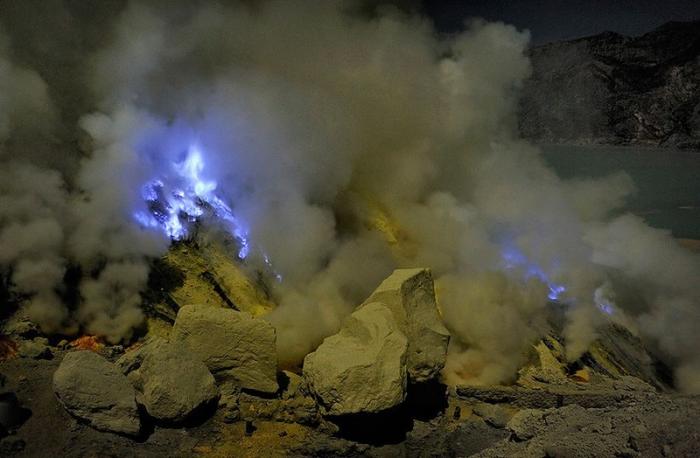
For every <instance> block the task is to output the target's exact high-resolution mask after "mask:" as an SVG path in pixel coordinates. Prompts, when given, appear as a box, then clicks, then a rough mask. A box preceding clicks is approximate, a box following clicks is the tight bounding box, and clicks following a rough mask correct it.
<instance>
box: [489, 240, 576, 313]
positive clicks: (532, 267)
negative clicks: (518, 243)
mask: <svg viewBox="0 0 700 458" xmlns="http://www.w3.org/2000/svg"><path fill="white" fill-rule="evenodd" d="M501 257H502V258H503V261H504V266H505V268H506V269H516V268H521V269H524V271H525V278H526V279H529V278H537V279H538V280H540V281H542V282H543V283H544V284H546V285H547V288H548V289H549V293H548V294H547V297H548V298H549V300H551V301H558V300H559V299H560V298H561V296H562V294H564V293H565V292H566V287H565V286H564V285H561V284H558V283H555V282H553V281H551V280H550V279H549V276H548V275H547V274H546V273H545V272H544V271H543V270H542V269H541V268H540V267H539V266H538V265H537V264H534V263H533V262H531V261H530V260H529V259H528V258H527V256H525V254H524V253H523V252H522V251H520V250H519V249H518V248H516V247H514V246H512V245H511V244H507V245H506V247H505V248H503V249H502V251H501Z"/></svg>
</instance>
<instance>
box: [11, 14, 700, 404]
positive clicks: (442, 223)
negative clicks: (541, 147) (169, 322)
mask: <svg viewBox="0 0 700 458" xmlns="http://www.w3.org/2000/svg"><path fill="white" fill-rule="evenodd" d="M361 6H362V4H361V3H360V2H352V1H345V2H341V1H324V2H314V3H313V4H312V3H311V2H291V1H268V2H264V3H262V4H255V5H254V6H253V5H251V4H250V3H245V2H242V3H240V4H232V5H228V6H222V5H221V4H218V3H214V2H180V3H178V4H177V7H174V6H173V5H171V4H169V5H168V6H167V7H165V8H161V7H158V6H157V2H138V1H131V2H128V3H127V5H126V6H125V7H124V8H121V9H120V11H119V14H118V15H115V17H116V19H115V20H114V21H113V22H112V23H109V27H107V29H108V30H110V35H109V37H110V38H109V39H107V40H105V43H103V44H102V45H101V46H99V48H98V49H96V50H89V52H87V51H86V53H85V54H86V55H85V56H84V58H82V59H81V60H80V61H81V63H82V64H83V65H81V66H79V67H78V68H77V69H75V72H76V73H77V76H76V80H77V81H87V82H88V86H89V96H87V99H88V100H87V102H85V104H84V105H85V106H84V107H83V108H81V109H82V110H83V111H82V113H79V114H78V116H76V119H77V118H79V120H78V121H77V122H76V123H75V124H76V126H73V127H72V128H73V129H75V130H76V131H78V130H82V131H83V132H85V133H86V135H87V136H88V137H89V144H90V146H89V148H88V149H89V152H88V155H87V156H86V157H82V158H81V155H80V153H79V152H78V151H73V152H72V153H71V154H67V155H66V158H65V159H64V160H63V159H62V160H58V161H57V160H56V158H55V157H52V155H51V154H50V152H49V153H46V154H43V155H42V154H37V153H36V151H37V149H36V148H34V147H33V146H32V145H33V144H34V143H36V142H39V143H40V144H41V145H43V146H42V147H41V148H39V150H46V146H45V145H50V144H51V143H50V142H51V140H50V138H51V135H52V131H55V130H56V129H59V128H65V127H64V125H63V124H61V123H60V122H59V120H57V119H56V118H57V115H56V110H55V108H54V107H53V106H52V103H51V100H50V97H49V93H50V92H51V91H50V90H49V89H50V88H51V87H52V86H51V85H52V83H53V81H52V79H51V78H52V76H51V75H50V74H49V73H48V72H45V73H46V74H45V78H46V81H44V80H42V78H41V77H40V76H39V75H38V74H37V73H36V72H34V71H32V70H29V69H27V68H24V67H23V66H21V65H17V64H15V63H13V62H12V59H11V57H10V56H11V53H10V51H9V50H10V47H9V45H7V44H4V45H3V46H0V140H1V141H2V143H1V146H0V160H1V161H2V169H1V171H0V175H1V176H0V202H1V204H2V205H0V266H2V268H3V271H4V273H5V274H6V275H7V276H8V278H10V280H11V283H12V285H13V288H14V289H15V291H16V292H18V293H21V294H23V295H26V297H27V305H26V311H27V313H28V314H29V316H30V317H31V318H32V319H33V320H35V321H37V322H38V323H39V324H40V325H41V326H42V328H44V329H45V330H47V331H49V332H55V331H64V332H65V331H67V330H69V329H74V328H75V326H77V325H79V326H82V327H84V328H85V329H87V330H89V331H90V332H93V333H98V334H101V335H104V336H106V337H107V338H109V339H110V340H112V341H118V340H120V339H123V338H129V337H130V335H131V333H132V332H133V329H134V328H135V327H137V326H138V325H139V324H140V323H141V321H142V315H141V310H140V307H139V305H140V300H141V299H140V292H141V291H142V290H143V289H144V287H145V284H146V280H147V276H148V263H149V260H151V259H152V258H154V257H156V256H158V255H160V254H162V253H164V252H165V251H166V250H167V247H168V243H169V239H168V237H167V236H166V235H165V234H164V233H163V232H162V230H160V228H154V227H151V226H150V225H149V224H147V223H144V221H143V220H140V221H139V220H138V219H137V218H134V215H135V214H145V213H148V211H149V209H148V207H147V205H146V203H145V202H144V198H143V195H142V194H143V189H144V185H145V184H147V183H148V182H149V180H153V179H156V178H157V179H161V178H162V179H163V180H169V181H168V183H170V185H172V186H175V185H178V183H179V185H182V186H185V184H182V183H180V182H181V181H182V180H183V178H182V177H181V176H178V175H177V173H174V170H175V168H176V167H178V164H182V161H183V160H185V159H186V155H187V151H188V150H189V149H190V148H192V147H193V146H194V145H196V147H197V148H200V149H201V151H202V152H203V156H204V157H203V159H204V161H205V164H204V167H203V169H202V171H201V173H202V177H201V178H202V179H204V180H208V182H212V183H216V186H217V187H216V192H217V197H218V196H220V198H221V200H222V201H223V202H226V205H228V206H229V207H230V210H231V212H232V214H234V215H235V218H236V227H237V228H238V229H237V230H238V231H239V234H238V235H239V236H241V237H243V238H245V243H248V244H249V245H250V247H251V250H250V253H249V255H247V257H246V259H245V263H246V265H247V266H248V267H249V268H250V269H253V270H255V269H257V270H260V271H264V272H268V273H270V272H271V271H270V268H272V269H273V271H274V274H275V275H276V276H279V278H281V279H282V281H276V279H275V278H274V276H275V275H272V274H270V278H269V280H270V285H271V288H272V290H273V295H274V297H275V298H276V300H277V302H278V303H279V307H278V308H277V309H276V310H275V311H274V312H272V313H271V314H270V315H269V316H268V319H269V320H271V321H272V322H273V323H274V324H275V325H276V327H277V329H278V341H279V349H280V350H279V351H280V358H281V360H282V362H283V363H284V364H294V363H295V362H298V361H299V360H300V359H301V358H302V357H303V356H304V355H305V354H306V353H308V352H309V351H312V350H313V349H314V347H315V346H316V345H318V343H320V341H321V340H322V339H323V338H324V337H325V336H327V335H329V334H331V333H333V332H334V331H336V330H337V329H338V327H339V325H340V322H341V320H342V318H343V317H344V316H346V315H347V314H348V313H349V312H350V311H351V310H352V308H353V307H354V306H356V305H357V304H358V303H359V302H360V301H362V300H363V299H364V297H366V296H367V294H368V293H369V292H370V291H371V290H372V289H373V288H374V287H375V286H376V285H377V284H378V283H379V282H380V281H381V279H382V278H383V277H384V276H386V275H387V274H388V273H389V272H391V270H392V269H393V268H395V267H400V266H406V267H409V266H411V267H413V266H423V265H425V266H429V267H431V268H432V269H433V273H434V276H435V277H436V279H437V290H438V295H439V302H440V307H441V310H442V313H443V317H444V319H445V321H446V324H447V326H448V327H449V329H450V331H451V332H452V334H453V344H452V348H451V349H450V355H449V361H448V367H447V368H446V377H447V379H448V380H450V381H458V380H459V381H463V380H467V381H469V382H471V383H494V382H502V381H507V380H509V379H510V378H512V377H513V376H514V373H515V371H516V370H517V368H518V366H519V364H521V363H522V361H523V358H524V355H525V351H526V350H527V348H528V346H529V345H530V344H531V343H532V342H533V340H535V339H536V338H537V337H539V336H541V335H542V333H543V332H545V331H544V330H545V328H546V325H547V324H546V323H547V316H548V310H547V303H548V300H549V299H552V298H555V299H556V300H558V301H559V302H561V303H563V304H565V308H566V316H567V322H566V323H567V324H566V328H565V331H564V332H565V337H566V345H567V353H568V357H569V358H570V359H572V360H574V359H576V358H578V357H579V356H580V355H581V354H582V353H583V352H584V351H585V350H586V348H587V347H588V345H589V344H590V343H591V342H592V340H593V339H595V337H596V332H597V331H596V330H597V329H598V328H599V327H600V326H601V325H603V324H605V323H607V322H609V321H610V320H621V321H624V322H625V323H627V324H628V325H630V324H631V325H632V326H634V327H636V328H637V329H638V332H639V333H640V334H641V335H642V336H644V337H645V338H648V339H650V341H651V342H654V343H655V345H656V346H657V349H658V351H659V352H662V353H663V354H665V355H666V356H667V358H669V359H670V360H671V361H673V362H674V364H675V366H676V367H677V371H676V375H677V378H678V383H679V386H680V387H681V388H682V389H684V390H686V391H694V392H698V391H700V356H698V354H697V351H696V349H697V348H700V337H698V334H697V332H696V329H697V327H698V325H700V311H699V310H700V309H699V307H698V304H700V283H699V282H697V278H698V276H699V275H700V259H698V257H697V256H695V255H692V254H690V253H688V252H685V251H683V250H682V249H681V248H680V247H679V246H678V245H677V244H676V243H675V242H674V240H673V239H672V238H671V236H670V234H668V233H666V232H664V231H660V230H655V229H651V228H649V227H647V226H646V225H645V224H644V223H643V222H642V221H641V220H639V219H638V218H636V217H634V216H631V215H625V214H620V211H619V209H620V208H621V206H622V204H623V203H624V201H625V198H626V196H627V195H629V194H630V193H631V192H633V185H632V183H631V180H630V179H629V177H627V176H625V175H615V176H610V177H607V178H603V179H598V180H573V181H563V180H561V179H559V178H558V177H557V176H556V175H555V174H554V172H553V171H552V170H550V169H549V168H548V167H547V166H546V165H545V164H544V162H543V160H542V159H541V157H540V155H539V151H538V150H537V149H536V148H535V147H533V146H531V145H528V144H527V143H525V142H523V141H521V140H519V139H518V138H517V134H516V129H515V112H516V104H517V96H518V89H519V88H520V86H521V83H522V81H523V80H524V79H525V78H526V77H527V76H528V75H529V72H530V66H529V62H528V60H527V58H526V57H525V55H524V50H525V48H526V46H527V44H528V35H527V33H522V32H518V31H517V30H515V29H514V28H513V27H511V26H507V25H504V24H498V23H496V24H489V23H483V22H475V23H472V24H470V25H469V27H468V28H467V31H466V32H464V33H462V34H460V35H457V36H451V37H439V36H438V35H437V34H436V32H435V31H434V30H433V28H432V26H431V24H430V23H429V22H428V21H427V20H426V19H424V18H421V17H417V16H414V15H407V14H404V13H401V12H399V11H398V10H393V9H389V8H386V9H382V10H380V12H379V13H377V14H375V15H373V16H371V17H368V16H367V14H363V13H361V11H362V8H361ZM66 8H67V7H66ZM62 14H63V15H66V16H68V17H71V18H72V20H75V21H78V16H79V15H78V14H77V13H76V12H75V11H72V10H70V9H69V8H68V9H66V10H63V11H62ZM90 30H91V29H90ZM1 43H6V41H2V42H1ZM12 45H14V46H15V47H19V46H21V43H12ZM47 83H48V86H47ZM61 84H63V85H64V86H65V81H64V82H62V83H61ZM73 90H74V91H76V92H78V91H82V89H81V88H78V87H73ZM82 97H86V96H85V95H82ZM65 103H66V102H65V100H63V101H62V102H61V104H60V105H61V107H60V110H58V111H60V112H61V113H63V114H65V113H66V112H67V111H70V110H68V108H66V106H64V105H65ZM58 117H60V116H58ZM64 118H65V116H64ZM49 150H50V148H49ZM47 158H48V159H47ZM69 164H72V165H69ZM382 218H384V219H382ZM377 228H380V229H382V230H377ZM240 240H242V239H241V238H240V237H239V241H240ZM68 266H80V268H81V270H82V273H83V276H82V278H83V280H82V283H81V285H80V292H81V298H82V300H81V301H80V305H79V306H78V308H77V310H76V311H74V312H69V311H68V309H67V308H66V307H65V306H64V305H62V304H63V301H62V299H61V297H60V293H61V289H62V287H63V286H62V285H63V277H64V274H65V271H66V268H67V267H68ZM626 291H635V294H633V295H630V294H627V293H626ZM609 313H612V315H611V316H608V314H609Z"/></svg>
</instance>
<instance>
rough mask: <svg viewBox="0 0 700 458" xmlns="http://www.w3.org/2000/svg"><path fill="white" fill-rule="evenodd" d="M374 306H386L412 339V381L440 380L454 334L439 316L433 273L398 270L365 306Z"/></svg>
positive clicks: (416, 270) (410, 365)
mask: <svg viewBox="0 0 700 458" xmlns="http://www.w3.org/2000/svg"><path fill="white" fill-rule="evenodd" d="M372 302H381V303H383V304H385V305H386V306H387V307H388V308H389V309H390V310H391V312H392V313H393V314H394V318H395V320H396V322H397V323H398V325H399V329H401V331H402V332H403V333H404V334H405V335H406V337H407V338H408V360H407V363H406V365H407V368H408V376H409V379H410V381H411V382H414V383H418V382H425V381H428V380H432V379H435V378H437V377H439V375H440V371H442V368H443V367H444V366H445V357H446V355H447V344H448V343H449V340H450V333H449V332H448V331H447V329H446V328H445V326H444V325H443V324H442V320H441V319H440V315H439V313H438V309H437V303H436V301H435V288H434V286H433V278H432V275H431V273H430V270H428V269H397V270H395V271H394V273H392V274H391V275H390V276H389V277H388V278H387V279H386V280H384V281H383V282H382V283H381V285H379V287H378V288H377V289H376V290H375V291H374V292H373V293H372V295H371V296H370V297H369V298H368V299H367V300H366V301H365V303H364V304H369V303H372ZM364 304H363V306H364Z"/></svg>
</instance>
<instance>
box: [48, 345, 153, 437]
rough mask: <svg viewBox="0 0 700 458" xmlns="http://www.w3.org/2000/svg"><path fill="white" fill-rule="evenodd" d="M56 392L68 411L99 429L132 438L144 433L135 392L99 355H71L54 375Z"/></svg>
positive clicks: (110, 364)
mask: <svg viewBox="0 0 700 458" xmlns="http://www.w3.org/2000/svg"><path fill="white" fill-rule="evenodd" d="M53 389H54V392H55V393H56V396H57V397H58V399H59V401H60V402H61V404H63V406H64V407H65V408H66V410H68V411H69V412H70V413H71V414H73V415H75V416H76V417H78V418H81V419H83V420H86V421H87V422H89V424H90V425H91V426H92V427H94V428H96V429H99V430H102V431H111V432H115V433H121V434H128V435H137V434H138V433H139V431H140V429H141V421H140V419H139V414H138V409H137V407H136V394H135V392H134V388H133V387H132V386H131V384H130V383H129V381H128V380H127V378H126V377H125V376H124V374H122V373H121V372H119V369H117V367H115V366H114V365H113V364H112V363H110V362H109V361H107V360H106V359H104V358H103V357H101V356H99V355H98V354H96V353H93V352H91V351H74V352H70V353H68V354H67V355H66V357H65V358H63V361H61V364H60V365H59V366H58V369H57V370H56V372H55V373H54V375H53Z"/></svg>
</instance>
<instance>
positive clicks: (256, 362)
mask: <svg viewBox="0 0 700 458" xmlns="http://www.w3.org/2000/svg"><path fill="white" fill-rule="evenodd" d="M171 338H172V340H173V341H176V342H182V343H183V344H184V345H185V346H186V347H187V348H188V349H189V350H190V351H191V352H192V353H194V354H195V355H197V357H198V358H200V359H201V360H202V361H204V363H205V364H206V365H207V367H208V368H209V370H211V372H212V373H213V374H214V375H215V376H216V378H217V379H218V380H227V381H235V382H236V383H237V384H238V385H239V386H240V387H242V388H248V389H251V390H256V391H261V392H264V393H274V392H276V391H277V388H278V385H277V349H276V346H275V344H276V334H275V329H274V328H273V327H272V325H271V324H270V323H268V322H267V321H264V320H262V319H258V318H253V317H252V316H251V315H250V314H248V313H246V312H237V311H235V310H231V309H226V308H219V307H208V306H201V305H187V306H185V307H183V308H181V309H180V311H179V312H178V314H177V320H176V321H175V326H174V327H173V330H172V333H171Z"/></svg>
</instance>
